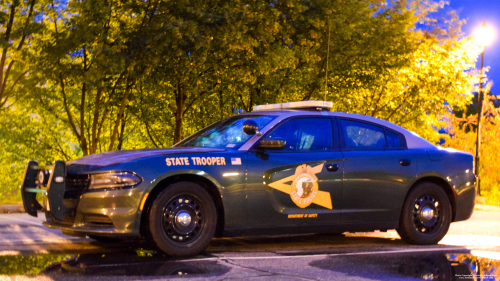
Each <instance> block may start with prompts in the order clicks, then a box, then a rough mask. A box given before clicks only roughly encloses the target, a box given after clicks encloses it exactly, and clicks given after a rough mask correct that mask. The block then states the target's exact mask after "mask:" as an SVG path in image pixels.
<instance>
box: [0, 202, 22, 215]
mask: <svg viewBox="0 0 500 281" xmlns="http://www.w3.org/2000/svg"><path fill="white" fill-rule="evenodd" d="M19 213H25V211H24V206H23V204H0V214H19Z"/></svg>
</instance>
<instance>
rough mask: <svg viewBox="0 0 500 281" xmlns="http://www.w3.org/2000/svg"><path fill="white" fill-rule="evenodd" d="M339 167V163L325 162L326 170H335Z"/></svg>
mask: <svg viewBox="0 0 500 281" xmlns="http://www.w3.org/2000/svg"><path fill="white" fill-rule="evenodd" d="M338 169H339V165H337V164H326V170H327V171H328V172H336V171H338Z"/></svg>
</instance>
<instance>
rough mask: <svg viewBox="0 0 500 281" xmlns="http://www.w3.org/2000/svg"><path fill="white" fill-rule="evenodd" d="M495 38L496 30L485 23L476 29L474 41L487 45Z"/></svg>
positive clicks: (482, 45)
mask: <svg viewBox="0 0 500 281" xmlns="http://www.w3.org/2000/svg"><path fill="white" fill-rule="evenodd" d="M494 39H495V30H494V29H493V28H492V27H491V26H489V25H486V23H483V24H482V25H481V26H480V27H479V28H478V29H476V31H475V32H474V41H475V42H476V43H477V44H478V45H479V46H481V47H487V46H489V45H490V44H491V42H493V40H494Z"/></svg>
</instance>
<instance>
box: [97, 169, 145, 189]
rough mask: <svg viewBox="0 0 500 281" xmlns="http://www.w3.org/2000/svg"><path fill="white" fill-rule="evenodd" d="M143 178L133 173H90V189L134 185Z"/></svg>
mask: <svg viewBox="0 0 500 281" xmlns="http://www.w3.org/2000/svg"><path fill="white" fill-rule="evenodd" d="M141 181H142V179H141V178H140V177H139V176H137V175H134V174H132V173H127V172H113V173H106V174H94V175H90V186H89V189H103V188H120V187H126V186H134V185H136V184H138V183H140V182H141Z"/></svg>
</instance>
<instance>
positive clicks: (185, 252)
mask: <svg viewBox="0 0 500 281" xmlns="http://www.w3.org/2000/svg"><path fill="white" fill-rule="evenodd" d="M216 225H217V211H216V209H215V204H214V202H213V200H212V197H211V196H210V194H209V193H208V192H207V191H206V190H205V189H204V188H203V187H201V186H199V185H197V184H195V183H192V182H178V183H175V184H172V185H171V186H169V187H167V188H166V189H165V190H163V191H162V192H161V193H160V194H158V196H157V197H156V199H155V200H154V202H153V205H152V207H151V211H150V213H149V230H150V232H151V237H152V238H153V240H154V242H155V243H156V245H157V246H158V248H160V250H162V251H163V252H165V253H166V254H168V255H171V256H191V255H196V254H198V253H199V252H201V251H203V250H204V249H205V248H206V247H207V246H208V244H209V243H210V241H211V240H212V237H213V236H214V234H215V229H216Z"/></svg>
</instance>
